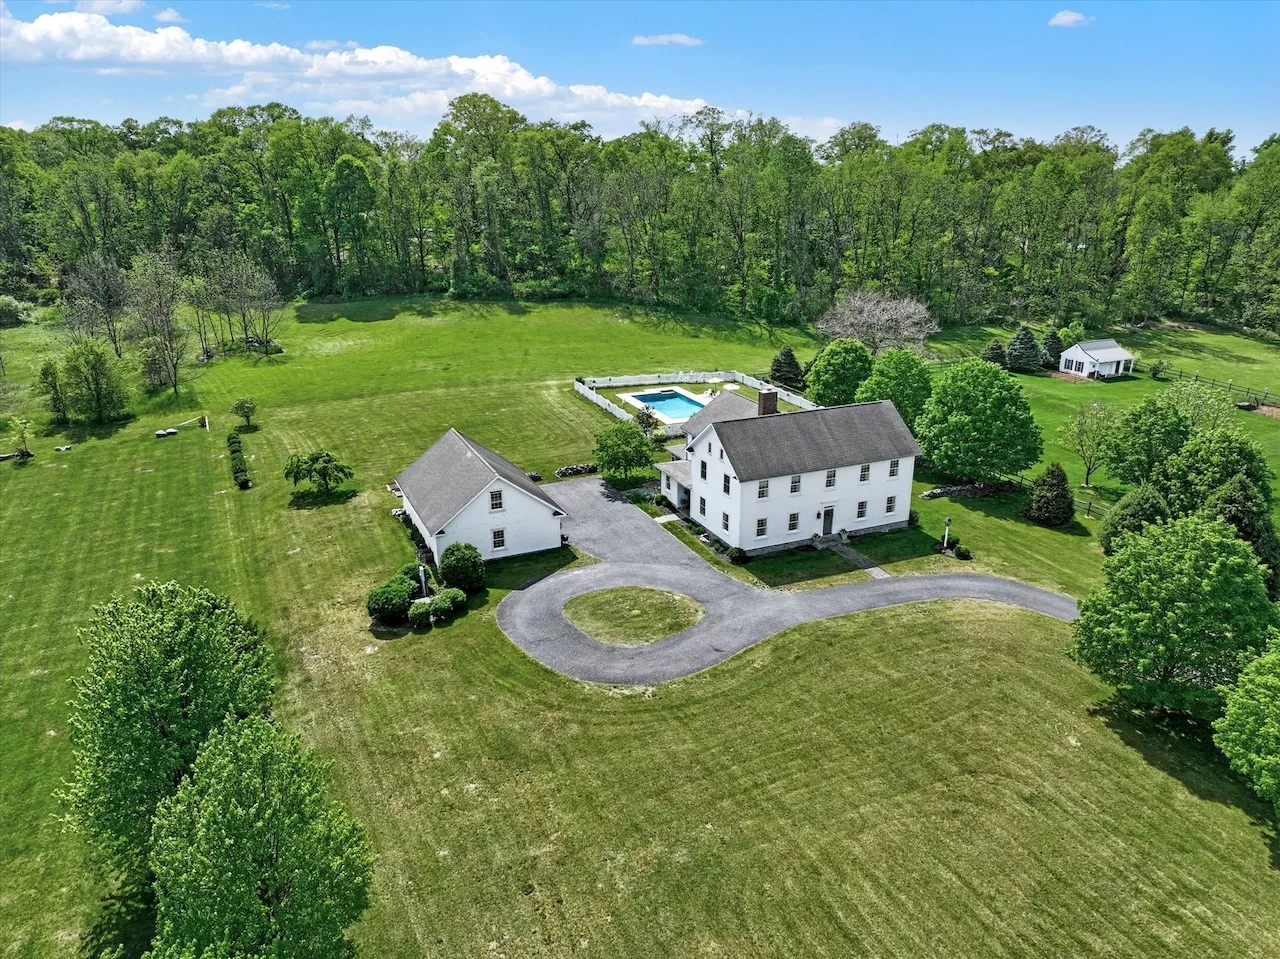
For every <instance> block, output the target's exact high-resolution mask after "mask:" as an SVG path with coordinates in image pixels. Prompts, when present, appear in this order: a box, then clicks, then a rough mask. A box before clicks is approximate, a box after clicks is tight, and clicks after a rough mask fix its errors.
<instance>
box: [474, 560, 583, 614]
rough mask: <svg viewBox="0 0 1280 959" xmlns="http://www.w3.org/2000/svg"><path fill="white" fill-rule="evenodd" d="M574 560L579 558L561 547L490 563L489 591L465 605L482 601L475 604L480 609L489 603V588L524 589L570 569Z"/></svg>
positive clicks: (488, 574)
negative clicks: (566, 568)
mask: <svg viewBox="0 0 1280 959" xmlns="http://www.w3.org/2000/svg"><path fill="white" fill-rule="evenodd" d="M577 560H578V556H577V554H576V553H574V551H573V550H571V549H570V548H569V547H568V546H561V547H559V548H557V549H547V550H543V551H542V552H539V553H527V554H526V555H524V556H513V557H511V558H510V559H500V560H496V561H493V562H490V563H488V564H487V567H488V568H487V570H486V577H485V578H486V579H487V580H488V589H485V590H483V591H481V592H479V593H477V594H476V595H475V596H472V597H469V598H468V600H467V606H468V607H469V608H473V609H474V608H477V607H476V605H475V604H474V601H475V600H477V599H478V600H481V602H480V603H479V604H478V605H480V606H483V605H484V603H485V602H488V598H489V589H508V590H510V589H525V588H526V587H528V586H532V585H533V584H534V583H536V582H538V580H541V579H546V578H547V577H548V576H550V575H551V574H552V573H555V572H559V571H560V570H562V569H564V568H565V567H567V566H572V565H573V564H574V563H575V562H577Z"/></svg>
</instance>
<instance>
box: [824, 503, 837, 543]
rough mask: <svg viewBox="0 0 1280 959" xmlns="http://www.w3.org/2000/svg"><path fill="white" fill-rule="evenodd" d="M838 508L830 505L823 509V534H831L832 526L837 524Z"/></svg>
mask: <svg viewBox="0 0 1280 959" xmlns="http://www.w3.org/2000/svg"><path fill="white" fill-rule="evenodd" d="M835 519H836V508H835V507H834V506H828V507H826V508H825V509H823V511H822V535H823V536H830V535H831V527H832V526H834V525H835Z"/></svg>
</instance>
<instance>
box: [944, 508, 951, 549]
mask: <svg viewBox="0 0 1280 959" xmlns="http://www.w3.org/2000/svg"><path fill="white" fill-rule="evenodd" d="M944 525H945V528H944V529H943V531H942V548H943V549H946V548H947V540H949V539H950V538H951V517H950V516H948V517H947V521H946V523H945V524H944Z"/></svg>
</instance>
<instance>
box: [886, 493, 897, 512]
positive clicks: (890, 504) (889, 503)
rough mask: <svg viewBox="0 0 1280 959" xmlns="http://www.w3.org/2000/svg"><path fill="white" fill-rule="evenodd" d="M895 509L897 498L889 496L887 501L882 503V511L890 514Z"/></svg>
mask: <svg viewBox="0 0 1280 959" xmlns="http://www.w3.org/2000/svg"><path fill="white" fill-rule="evenodd" d="M897 508H898V497H896V496H890V497H889V498H888V499H886V500H885V501H884V511H885V512H886V513H892V512H893V511H894V510H895V509H897Z"/></svg>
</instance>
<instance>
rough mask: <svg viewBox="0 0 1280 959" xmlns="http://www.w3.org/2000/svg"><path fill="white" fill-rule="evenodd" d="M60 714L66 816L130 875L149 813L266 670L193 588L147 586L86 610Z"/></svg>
mask: <svg viewBox="0 0 1280 959" xmlns="http://www.w3.org/2000/svg"><path fill="white" fill-rule="evenodd" d="M82 639H83V641H84V643H85V645H86V648H87V651H88V666H87V668H86V670H85V673H84V675H83V676H82V677H81V678H80V679H78V680H77V681H76V684H75V688H76V697H75V701H74V703H73V704H72V712H71V721H70V725H71V742H72V749H73V756H74V767H73V774H72V778H71V782H70V783H69V785H68V787H67V792H66V799H67V802H68V804H69V808H70V810H71V814H72V821H73V822H74V823H76V824H77V825H78V826H79V827H80V828H81V829H83V831H84V833H85V834H86V835H87V836H88V838H89V839H90V840H91V841H92V842H93V843H94V845H95V846H97V848H98V849H100V850H101V852H102V853H103V854H104V856H105V857H106V859H107V861H108V862H110V863H111V865H112V866H113V867H115V868H116V869H118V870H119V871H120V872H121V873H122V874H124V875H125V876H126V877H127V878H128V879H130V880H131V881H138V880H140V879H142V878H143V877H144V876H145V874H146V868H147V855H148V853H149V850H150V847H151V818H152V815H153V814H154V813H155V809H156V805H157V804H158V803H159V802H160V800H161V799H163V798H165V797H166V796H170V795H172V794H173V792H174V791H175V790H176V789H177V788H178V784H179V783H180V782H181V781H182V779H183V777H184V776H186V774H187V773H188V772H189V771H190V769H191V764H192V763H193V762H194V761H195V757H196V752H197V750H198V749H199V748H200V744H201V743H203V742H204V740H205V737H206V736H208V734H209V732H210V731H211V730H212V729H214V728H215V727H216V726H217V725H218V724H219V723H221V722H222V720H223V718H224V717H226V716H227V715H228V714H231V715H235V716H249V715H253V714H256V713H259V712H261V711H262V710H263V709H264V708H265V707H266V703H267V698H268V696H269V695H270V693H271V690H272V687H273V683H274V674H273V672H272V669H271V665H270V662H269V659H268V653H267V650H266V648H265V646H264V645H263V643H262V641H261V640H260V639H259V637H258V634H257V631H256V630H255V629H254V628H253V627H252V626H251V625H250V624H249V623H248V622H247V621H246V620H245V619H244V618H243V617H242V616H241V615H240V614H239V613H238V612H237V611H236V609H235V607H234V606H232V605H231V604H230V603H229V602H228V601H227V600H225V599H222V598H220V597H218V596H215V595H214V594H212V593H210V592H209V591H207V590H204V589H195V588H188V587H183V586H179V585H178V584H176V583H163V584H160V583H149V584H147V585H145V586H141V587H139V588H138V590H137V592H136V594H135V596H134V598H133V599H132V600H124V599H116V600H114V601H112V602H111V603H109V604H107V605H106V606H103V607H101V608H99V609H97V610H95V611H94V615H93V619H92V620H91V621H90V623H89V625H88V627H86V629H85V630H84V631H83V633H82Z"/></svg>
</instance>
